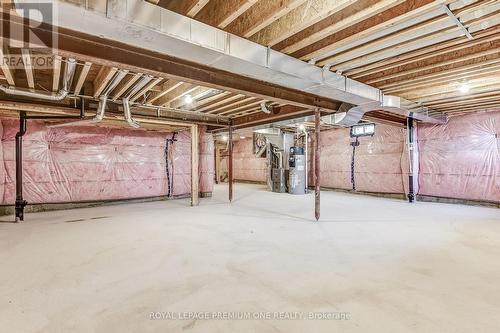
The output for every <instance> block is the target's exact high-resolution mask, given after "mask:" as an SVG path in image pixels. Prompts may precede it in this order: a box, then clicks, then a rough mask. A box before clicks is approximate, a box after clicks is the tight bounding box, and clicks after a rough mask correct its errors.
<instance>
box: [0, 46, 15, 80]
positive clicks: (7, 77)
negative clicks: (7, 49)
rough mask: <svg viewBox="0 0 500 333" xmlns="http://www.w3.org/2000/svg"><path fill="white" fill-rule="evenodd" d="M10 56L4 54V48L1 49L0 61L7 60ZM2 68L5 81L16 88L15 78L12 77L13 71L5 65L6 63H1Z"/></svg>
mask: <svg viewBox="0 0 500 333" xmlns="http://www.w3.org/2000/svg"><path fill="white" fill-rule="evenodd" d="M7 57H8V55H7V54H6V53H4V51H3V49H2V47H0V59H6V58H7ZM0 68H2V72H3V75H4V77H5V80H7V83H8V84H9V85H10V86H14V85H15V82H14V76H13V75H12V71H11V69H10V68H9V65H8V64H6V63H5V61H0Z"/></svg>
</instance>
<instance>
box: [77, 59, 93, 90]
mask: <svg viewBox="0 0 500 333" xmlns="http://www.w3.org/2000/svg"><path fill="white" fill-rule="evenodd" d="M90 67H92V63H91V62H88V61H86V62H85V64H84V65H83V67H82V71H81V72H80V76H79V77H78V82H77V83H76V86H75V95H78V94H79V93H80V91H81V90H82V87H83V84H84V83H85V79H86V78H87V75H88V74H89V71H90Z"/></svg>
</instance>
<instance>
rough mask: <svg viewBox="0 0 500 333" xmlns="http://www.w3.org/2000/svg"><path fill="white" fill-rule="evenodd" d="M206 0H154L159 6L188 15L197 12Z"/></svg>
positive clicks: (193, 14)
mask: <svg viewBox="0 0 500 333" xmlns="http://www.w3.org/2000/svg"><path fill="white" fill-rule="evenodd" d="M208 1H209V0H159V1H158V0H154V2H156V4H157V5H158V6H160V7H163V8H165V9H168V10H171V11H174V12H176V13H179V14H181V15H185V16H189V17H193V16H195V15H196V14H198V13H199V12H200V10H201V9H202V8H203V7H205V6H206V4H207V3H208ZM150 2H153V1H150ZM154 2H153V3H154Z"/></svg>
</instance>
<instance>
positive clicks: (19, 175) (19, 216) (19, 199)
mask: <svg viewBox="0 0 500 333" xmlns="http://www.w3.org/2000/svg"><path fill="white" fill-rule="evenodd" d="M24 134H26V112H24V111H21V112H20V114H19V132H17V133H16V204H15V211H16V222H19V221H24V207H25V206H26V205H27V204H28V203H27V201H26V200H24V199H23V135H24Z"/></svg>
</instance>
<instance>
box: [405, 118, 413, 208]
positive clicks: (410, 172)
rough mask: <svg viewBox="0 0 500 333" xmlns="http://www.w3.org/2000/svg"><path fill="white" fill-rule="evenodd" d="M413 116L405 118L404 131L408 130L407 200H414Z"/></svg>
mask: <svg viewBox="0 0 500 333" xmlns="http://www.w3.org/2000/svg"><path fill="white" fill-rule="evenodd" d="M413 123H414V120H413V118H410V117H408V118H406V131H407V132H408V202H410V203H412V202H413V201H415V186H414V185H415V184H414V181H415V180H414V177H413V173H414V169H415V166H414V163H415V156H414V154H415V129H414V124H413Z"/></svg>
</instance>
